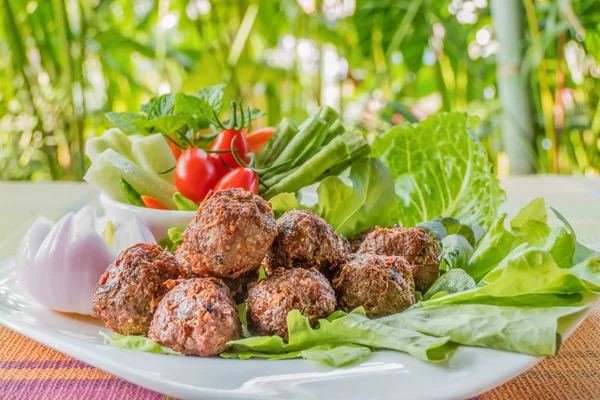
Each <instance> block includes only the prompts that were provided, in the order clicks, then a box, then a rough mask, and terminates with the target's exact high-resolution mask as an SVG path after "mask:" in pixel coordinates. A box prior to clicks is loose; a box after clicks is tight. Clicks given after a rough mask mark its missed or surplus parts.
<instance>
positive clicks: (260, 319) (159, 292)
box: [93, 189, 439, 357]
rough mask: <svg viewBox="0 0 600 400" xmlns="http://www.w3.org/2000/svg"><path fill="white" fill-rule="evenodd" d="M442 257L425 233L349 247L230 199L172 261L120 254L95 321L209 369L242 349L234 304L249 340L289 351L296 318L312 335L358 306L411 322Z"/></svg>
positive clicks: (158, 255)
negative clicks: (418, 296) (404, 314)
mask: <svg viewBox="0 0 600 400" xmlns="http://www.w3.org/2000/svg"><path fill="white" fill-rule="evenodd" d="M438 254H439V248H438V243H437V241H436V240H435V239H433V238H432V237H431V236H429V235H428V234H427V233H426V232H425V231H424V230H422V229H417V228H411V229H405V228H396V227H394V228H376V229H371V230H368V231H365V232H363V233H361V234H359V235H357V236H355V237H352V238H351V241H350V242H349V241H347V240H346V239H345V238H344V237H342V236H340V235H338V234H337V233H336V232H335V230H334V229H333V228H332V227H331V226H330V225H329V224H328V223H327V222H326V221H325V220H323V219H322V218H321V217H319V216H318V215H316V214H315V213H313V212H312V211H305V210H291V211H288V212H286V213H284V214H283V215H282V216H281V217H280V218H279V219H278V220H276V219H275V216H274V214H273V211H272V209H271V205H270V204H269V203H268V202H266V201H265V200H264V199H262V198H261V197H259V196H257V195H255V194H252V193H250V192H246V191H243V190H241V189H226V190H223V191H217V192H211V193H209V195H208V196H207V197H206V199H205V200H204V201H203V202H202V203H201V204H200V206H199V208H198V211H197V213H196V216H195V217H194V219H193V221H192V222H191V223H190V224H189V226H188V227H187V229H186V230H185V232H184V233H183V240H182V244H181V245H180V247H179V248H178V249H177V251H176V252H175V255H173V254H171V253H169V252H168V251H166V250H163V249H162V248H161V247H159V246H157V245H155V244H137V245H135V246H132V247H130V248H129V249H127V250H125V251H123V252H122V253H121V254H120V255H119V256H118V257H117V259H116V260H115V261H114V262H113V263H112V264H111V265H110V266H109V267H108V269H107V270H106V272H105V273H104V275H103V276H102V278H101V279H100V282H99V283H98V286H97V288H96V293H95V295H94V299H93V310H94V314H95V315H96V316H97V317H98V318H100V319H102V320H103V321H104V323H105V325H106V326H107V327H109V328H111V329H112V330H114V331H115V332H118V333H121V334H124V335H147V336H148V337H149V338H150V339H152V340H154V341H156V342H158V343H160V344H162V345H164V346H167V347H169V348H171V349H174V350H175V351H178V352H181V353H183V354H188V355H196V356H201V357H209V356H214V355H217V354H220V353H222V352H224V351H226V350H227V349H228V343H229V342H230V341H232V340H236V339H239V338H241V336H242V327H241V323H240V319H239V316H238V314H237V310H236V303H242V302H244V301H245V302H246V318H247V321H248V329H249V330H250V332H251V333H253V334H255V335H278V336H280V337H282V338H283V339H284V340H286V341H287V340H288V329H287V316H288V313H289V312H290V311H292V310H298V311H299V312H300V313H301V314H302V315H303V316H305V317H306V318H307V319H308V321H309V323H310V324H311V325H312V326H314V325H315V324H317V322H318V320H319V319H321V318H325V317H327V316H329V315H330V314H331V313H332V312H333V311H334V310H336V309H341V310H344V311H346V312H349V311H352V310H353V309H355V308H357V307H360V306H362V307H364V309H365V311H366V314H367V316H368V317H370V318H378V317H382V316H385V315H390V314H394V313H398V312H401V311H403V310H405V309H406V308H408V307H410V306H411V305H412V304H414V302H415V290H420V291H421V292H424V291H425V290H427V288H428V287H429V286H430V285H431V284H432V283H433V281H435V279H436V278H437V276H438V274H439V262H438ZM259 268H263V269H264V272H265V273H266V277H265V278H263V279H262V280H258V276H259V273H258V272H259Z"/></svg>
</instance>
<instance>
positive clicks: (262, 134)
mask: <svg viewBox="0 0 600 400" xmlns="http://www.w3.org/2000/svg"><path fill="white" fill-rule="evenodd" d="M274 133H275V128H271V127H267V128H262V129H258V130H256V131H254V132H252V133H251V134H249V135H248V136H247V137H246V140H247V141H248V150H249V151H251V152H252V153H254V154H256V155H258V153H259V152H260V150H261V149H262V148H263V147H264V145H265V144H266V143H267V141H268V140H269V139H270V138H271V136H273V134H274Z"/></svg>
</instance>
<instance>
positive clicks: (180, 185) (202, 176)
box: [175, 147, 218, 202]
mask: <svg viewBox="0 0 600 400" xmlns="http://www.w3.org/2000/svg"><path fill="white" fill-rule="evenodd" d="M217 180H218V177H217V175H216V170H215V166H214V164H213V162H212V161H211V159H210V158H209V157H208V154H207V153H206V152H205V151H204V150H202V149H198V148H194V147H192V148H189V149H186V150H184V151H183V153H182V154H181V157H179V160H177V165H176V167H175V186H176V187H177V190H179V192H180V193H181V194H182V195H184V196H185V197H187V198H188V199H190V200H192V201H195V202H200V201H202V200H204V197H206V194H207V193H208V192H209V191H210V189H212V187H213V186H214V185H215V183H216V182H217Z"/></svg>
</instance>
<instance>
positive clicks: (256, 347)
mask: <svg viewBox="0 0 600 400" xmlns="http://www.w3.org/2000/svg"><path fill="white" fill-rule="evenodd" d="M287 324H288V333H289V340H288V343H285V342H284V341H283V339H281V338H280V337H279V336H260V337H256V336H255V337H250V338H246V339H240V340H235V341H232V342H230V344H231V345H232V348H231V350H230V352H229V353H267V354H284V353H290V352H298V351H303V350H307V349H311V348H314V347H315V346H321V345H348V344H355V345H362V346H368V347H370V348H372V349H389V350H397V351H402V352H405V353H408V354H410V355H412V356H415V357H417V358H420V359H421V360H424V361H429V362H443V361H446V360H448V359H449V358H450V356H451V355H452V354H453V353H454V351H455V350H456V345H454V344H453V343H450V342H449V340H448V338H444V337H440V338H438V337H435V338H434V337H431V336H427V335H424V334H421V333H419V332H415V331H411V330H407V329H396V328H392V327H389V326H386V325H384V324H381V323H380V322H378V320H371V319H369V318H367V317H366V316H365V315H364V310H363V309H362V308H359V309H357V310H355V311H353V312H351V313H349V314H346V315H343V314H340V313H336V314H335V316H334V317H333V318H329V319H321V320H320V321H319V326H318V327H317V328H314V329H313V328H311V326H310V324H309V322H308V319H307V318H305V317H304V316H302V314H301V313H300V312H299V311H298V310H292V311H290V313H289V314H288V317H287Z"/></svg>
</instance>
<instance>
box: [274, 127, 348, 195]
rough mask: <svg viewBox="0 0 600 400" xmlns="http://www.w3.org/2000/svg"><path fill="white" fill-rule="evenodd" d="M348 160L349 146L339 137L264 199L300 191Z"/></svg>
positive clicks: (281, 182)
mask: <svg viewBox="0 0 600 400" xmlns="http://www.w3.org/2000/svg"><path fill="white" fill-rule="evenodd" d="M347 158H350V150H349V149H348V145H347V144H346V142H345V141H344V139H342V138H341V137H340V136H338V137H336V138H335V139H333V140H332V141H331V142H329V144H327V145H326V146H325V147H323V148H322V149H321V151H319V152H318V153H317V154H315V155H314V156H313V157H312V158H311V159H310V160H308V161H307V162H305V163H304V164H302V165H301V166H300V168H298V169H297V170H295V171H294V172H293V173H292V174H290V175H288V176H287V177H286V178H284V179H282V180H281V181H280V182H279V183H277V184H275V185H274V186H272V187H271V188H269V189H268V190H267V191H266V192H265V193H264V194H263V197H264V198H266V199H270V198H271V197H273V196H275V195H278V194H279V193H283V192H295V191H297V190H300V189H301V188H303V187H304V186H308V185H310V184H312V183H314V182H315V181H316V179H318V178H319V177H320V176H321V175H322V174H323V173H324V172H325V171H327V170H328V169H330V168H331V167H333V166H334V165H336V164H337V163H339V162H341V161H343V160H345V159H347Z"/></svg>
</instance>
